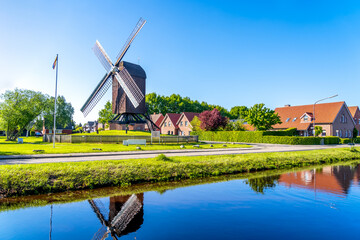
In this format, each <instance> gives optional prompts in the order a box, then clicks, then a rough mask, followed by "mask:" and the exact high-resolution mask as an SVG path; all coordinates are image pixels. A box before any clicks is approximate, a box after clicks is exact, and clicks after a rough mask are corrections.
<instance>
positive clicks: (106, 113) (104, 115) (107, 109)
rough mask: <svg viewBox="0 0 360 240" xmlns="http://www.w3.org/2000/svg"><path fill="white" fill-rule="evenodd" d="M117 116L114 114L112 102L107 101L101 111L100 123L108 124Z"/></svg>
mask: <svg viewBox="0 0 360 240" xmlns="http://www.w3.org/2000/svg"><path fill="white" fill-rule="evenodd" d="M114 117H115V115H114V114H113V112H112V104H111V102H110V101H107V102H106V104H105V106H104V108H103V109H101V110H100V111H99V123H102V124H108V122H109V121H110V120H112V119H113V118H114Z"/></svg>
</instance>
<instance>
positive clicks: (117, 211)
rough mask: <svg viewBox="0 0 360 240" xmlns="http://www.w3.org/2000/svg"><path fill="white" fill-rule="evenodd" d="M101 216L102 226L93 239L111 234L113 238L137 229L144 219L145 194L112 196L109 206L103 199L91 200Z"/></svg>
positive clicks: (97, 213) (98, 215) (95, 210)
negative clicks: (105, 204)
mask: <svg viewBox="0 0 360 240" xmlns="http://www.w3.org/2000/svg"><path fill="white" fill-rule="evenodd" d="M89 203H90V205H91V207H92V209H93V210H94V212H95V213H96V216H97V217H98V218H99V220H100V222H101V224H102V227H101V228H100V229H99V230H98V231H97V232H96V233H95V234H94V237H93V239H106V238H107V237H108V235H109V234H110V235H111V237H112V238H113V239H117V237H121V236H123V235H126V234H128V233H131V232H135V231H137V230H138V229H139V228H140V226H141V225H142V223H143V221H144V218H143V217H144V210H143V204H144V194H143V193H141V194H133V195H131V196H117V197H110V205H109V207H105V206H104V204H103V203H102V201H101V199H93V200H89Z"/></svg>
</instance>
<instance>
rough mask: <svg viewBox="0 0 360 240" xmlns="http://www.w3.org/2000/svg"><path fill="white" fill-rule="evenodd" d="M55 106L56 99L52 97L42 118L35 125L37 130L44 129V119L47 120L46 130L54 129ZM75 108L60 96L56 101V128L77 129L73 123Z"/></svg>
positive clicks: (48, 100)
mask: <svg viewBox="0 0 360 240" xmlns="http://www.w3.org/2000/svg"><path fill="white" fill-rule="evenodd" d="M54 105H55V98H54V97H50V98H48V99H47V103H46V107H45V109H44V111H43V112H42V114H41V117H40V118H38V119H37V121H36V123H35V128H36V129H42V127H43V119H45V128H46V129H53V128H54ZM73 115H74V108H73V106H72V105H71V103H68V102H66V99H65V97H64V96H58V98H57V101H56V128H58V129H62V128H68V129H72V128H73V127H75V126H74V125H73V124H74V121H73Z"/></svg>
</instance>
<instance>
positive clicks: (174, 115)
mask: <svg viewBox="0 0 360 240" xmlns="http://www.w3.org/2000/svg"><path fill="white" fill-rule="evenodd" d="M180 116H181V114H180V113H167V114H166V115H165V117H164V119H163V120H162V121H161V124H160V126H162V125H163V124H164V122H165V121H166V120H167V119H169V120H170V121H171V122H172V124H173V126H174V127H176V123H177V121H178V120H179V118H180Z"/></svg>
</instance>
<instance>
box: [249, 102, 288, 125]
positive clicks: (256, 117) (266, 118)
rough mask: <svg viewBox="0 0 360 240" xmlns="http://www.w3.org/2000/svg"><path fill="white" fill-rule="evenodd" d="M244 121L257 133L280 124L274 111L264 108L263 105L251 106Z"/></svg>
mask: <svg viewBox="0 0 360 240" xmlns="http://www.w3.org/2000/svg"><path fill="white" fill-rule="evenodd" d="M245 121H247V122H248V124H250V125H252V126H254V127H255V128H256V130H258V131H266V130H269V129H271V128H272V126H273V125H275V124H277V123H281V121H280V117H279V116H278V114H277V113H275V111H274V110H271V109H270V108H266V107H265V104H263V103H260V104H255V105H254V106H252V107H251V108H250V109H249V111H248V113H247V116H246V117H245Z"/></svg>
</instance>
